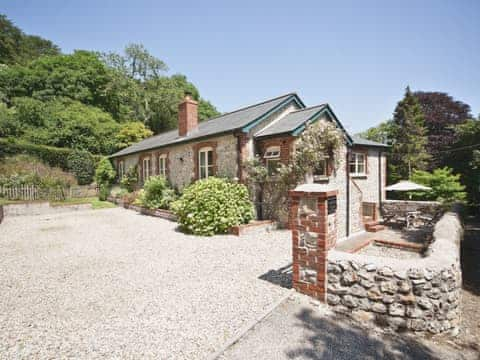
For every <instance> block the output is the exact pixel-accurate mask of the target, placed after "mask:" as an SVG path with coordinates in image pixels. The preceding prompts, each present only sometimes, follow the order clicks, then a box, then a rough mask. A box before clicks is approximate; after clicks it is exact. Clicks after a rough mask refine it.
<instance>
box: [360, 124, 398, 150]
mask: <svg viewBox="0 0 480 360" xmlns="http://www.w3.org/2000/svg"><path fill="white" fill-rule="evenodd" d="M358 136H360V137H362V138H364V139H367V140H371V141H376V142H380V143H384V144H390V143H391V142H392V136H393V121H392V120H386V121H384V122H382V123H380V124H378V125H377V126H374V127H371V128H369V129H367V130H365V131H363V132H361V133H359V134H358Z"/></svg>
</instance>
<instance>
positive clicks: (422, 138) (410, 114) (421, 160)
mask: <svg viewBox="0 0 480 360" xmlns="http://www.w3.org/2000/svg"><path fill="white" fill-rule="evenodd" d="M392 137H393V139H394V141H393V144H392V149H391V156H390V162H389V165H390V168H389V170H390V171H389V177H390V181H396V180H399V179H408V178H409V177H410V175H411V174H412V172H413V170H424V169H426V168H427V160H429V158H430V156H429V155H428V153H427V151H426V144H427V138H426V129H425V126H424V115H423V113H422V109H421V107H420V104H419V103H418V100H417V98H416V97H415V96H414V95H413V94H412V92H411V91H410V88H408V87H407V89H406V91H405V96H404V98H403V99H402V100H401V101H400V102H399V103H398V104H397V107H396V108H395V112H394V114H393V132H392Z"/></svg>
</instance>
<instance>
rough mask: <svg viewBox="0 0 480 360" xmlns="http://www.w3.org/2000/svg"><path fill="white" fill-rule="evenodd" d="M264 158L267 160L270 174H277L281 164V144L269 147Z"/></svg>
mask: <svg viewBox="0 0 480 360" xmlns="http://www.w3.org/2000/svg"><path fill="white" fill-rule="evenodd" d="M263 158H264V159H265V161H266V165H267V170H268V175H270V176H272V175H275V174H276V173H277V171H278V168H279V166H280V146H270V147H268V148H267V150H266V151H265V154H264V155H263Z"/></svg>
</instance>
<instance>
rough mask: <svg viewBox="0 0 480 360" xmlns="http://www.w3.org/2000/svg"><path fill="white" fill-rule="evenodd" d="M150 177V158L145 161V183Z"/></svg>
mask: <svg viewBox="0 0 480 360" xmlns="http://www.w3.org/2000/svg"><path fill="white" fill-rule="evenodd" d="M149 177H150V158H149V157H148V158H145V159H143V181H146V180H147V179H148V178H149Z"/></svg>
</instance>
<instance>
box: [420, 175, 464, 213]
mask: <svg viewBox="0 0 480 360" xmlns="http://www.w3.org/2000/svg"><path fill="white" fill-rule="evenodd" d="M411 179H412V181H414V182H416V183H419V184H423V185H426V186H429V187H430V188H432V190H430V191H415V192H412V193H411V195H412V198H416V199H421V200H435V201H440V202H442V203H444V204H451V203H453V202H455V201H464V200H465V198H466V193H465V186H463V185H462V184H461V183H460V175H459V174H453V173H452V169H450V168H447V167H444V168H440V169H435V170H434V171H433V172H431V173H429V172H427V171H422V170H415V171H414V172H413V174H412V177H411Z"/></svg>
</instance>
